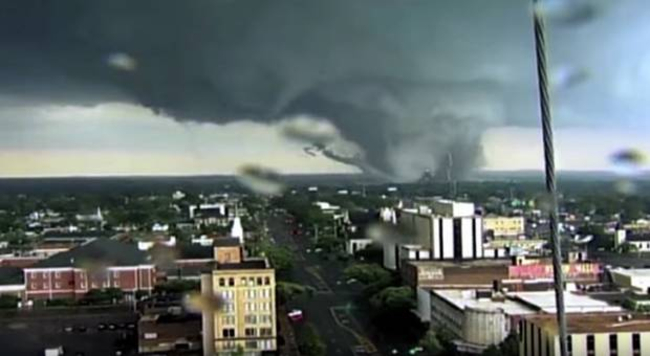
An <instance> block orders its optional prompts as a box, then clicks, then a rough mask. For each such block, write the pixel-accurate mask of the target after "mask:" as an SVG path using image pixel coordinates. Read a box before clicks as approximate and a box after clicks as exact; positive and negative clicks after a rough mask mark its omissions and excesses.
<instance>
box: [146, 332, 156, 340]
mask: <svg viewBox="0 0 650 356" xmlns="http://www.w3.org/2000/svg"><path fill="white" fill-rule="evenodd" d="M144 338H145V340H153V339H157V338H158V334H156V333H144Z"/></svg>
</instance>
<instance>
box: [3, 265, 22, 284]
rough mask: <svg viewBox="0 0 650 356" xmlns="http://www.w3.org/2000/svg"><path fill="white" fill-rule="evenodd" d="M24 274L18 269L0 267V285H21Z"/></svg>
mask: <svg viewBox="0 0 650 356" xmlns="http://www.w3.org/2000/svg"><path fill="white" fill-rule="evenodd" d="M24 282H25V280H24V274H23V269H22V268H19V267H11V266H2V267H0V285H2V286H7V285H14V284H23V283H24Z"/></svg>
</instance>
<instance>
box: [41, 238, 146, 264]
mask: <svg viewBox="0 0 650 356" xmlns="http://www.w3.org/2000/svg"><path fill="white" fill-rule="evenodd" d="M147 262H148V259H147V255H146V254H145V253H144V252H143V251H140V250H138V248H137V247H136V246H135V245H133V244H129V243H126V242H121V241H117V240H111V239H97V240H93V241H91V242H89V243H86V244H84V245H81V246H79V247H76V248H73V249H71V250H69V251H65V252H61V253H59V254H56V255H54V256H52V257H50V258H48V259H46V260H43V261H40V262H38V263H37V264H35V265H34V266H32V268H56V267H87V266H88V265H89V264H90V265H101V266H111V267H115V266H137V265H140V264H145V263H147Z"/></svg>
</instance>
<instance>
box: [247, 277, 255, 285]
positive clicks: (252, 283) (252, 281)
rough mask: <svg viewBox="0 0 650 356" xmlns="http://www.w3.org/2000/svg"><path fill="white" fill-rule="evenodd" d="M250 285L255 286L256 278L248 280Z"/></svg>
mask: <svg viewBox="0 0 650 356" xmlns="http://www.w3.org/2000/svg"><path fill="white" fill-rule="evenodd" d="M248 285H249V286H254V285H255V277H249V278H248Z"/></svg>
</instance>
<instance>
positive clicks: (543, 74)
mask: <svg viewBox="0 0 650 356" xmlns="http://www.w3.org/2000/svg"><path fill="white" fill-rule="evenodd" d="M540 3H541V1H540V0H533V24H534V29H535V52H536V55H537V77H538V85H539V103H540V111H541V119H542V136H543V139H544V166H545V171H546V194H547V195H548V197H547V198H548V200H549V202H548V203H549V204H548V205H549V207H548V208H549V212H548V215H549V230H550V231H549V232H550V238H551V246H552V255H553V279H554V284H555V307H556V310H557V324H558V329H559V333H560V340H559V341H560V355H561V356H568V350H567V330H566V316H565V314H564V278H563V276H562V251H561V249H560V236H559V234H558V207H557V192H556V185H555V152H554V148H553V127H552V116H551V99H550V98H549V94H548V73H547V68H546V59H547V56H546V37H545V31H544V18H543V16H542V13H541V12H540V11H539V8H538V5H539V4H540Z"/></svg>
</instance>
